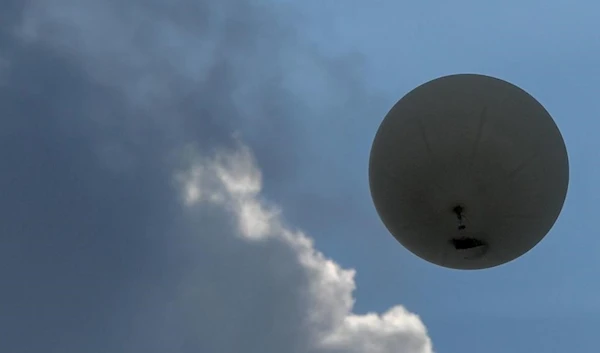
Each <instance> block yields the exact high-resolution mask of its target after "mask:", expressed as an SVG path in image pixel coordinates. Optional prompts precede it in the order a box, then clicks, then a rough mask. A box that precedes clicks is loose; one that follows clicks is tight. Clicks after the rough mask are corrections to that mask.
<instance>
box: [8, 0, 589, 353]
mask: <svg viewBox="0 0 600 353" xmlns="http://www.w3.org/2000/svg"><path fill="white" fill-rule="evenodd" d="M598 10H599V5H596V4H594V3H592V2H579V3H577V6H576V7H575V5H573V4H569V3H567V2H566V1H564V2H557V1H553V2H534V1H526V2H516V1H509V2H502V3H498V4H491V3H484V2H476V1H463V2H458V3H452V4H450V3H448V4H441V5H440V4H439V3H433V2H430V1H425V2H420V3H414V4H410V5H404V4H401V3H399V2H397V1H391V0H386V1H371V2H359V1H343V2H342V1H316V0H310V1H305V2H301V3H295V2H291V1H284V0H279V1H275V0H273V1H268V0H263V1H259V2H254V1H246V0H226V1H222V2H210V1H201V0H172V1H169V2H163V1H159V0H153V1H141V0H123V1H119V2H117V1H111V0H106V1H92V0H89V1H88V0H77V1H75V0H43V1H42V0H33V1H29V2H24V1H18V0H4V1H1V2H0V113H1V115H0V124H1V125H0V142H1V143H2V144H3V148H2V149H0V157H1V160H3V161H4V163H5V168H4V169H3V171H2V173H0V187H2V189H3V190H4V192H3V196H2V198H0V210H2V212H0V229H1V230H2V234H0V275H1V277H2V278H3V283H4V284H3V290H2V291H0V298H2V299H3V300H2V302H3V303H4V304H3V305H1V306H0V351H6V352H14V353H21V352H23V353H38V352H49V353H51V352H61V353H63V352H67V351H68V352H89V353H93V352H126V353H137V352H139V353H152V352H157V353H164V352H182V353H186V352H197V351H202V352H215V353H217V352H251V353H253V352H257V353H258V352H261V353H271V352H273V353H274V352H282V351H287V352H298V353H305V352H315V353H337V352H351V353H366V352H381V353H392V352H398V351H400V352H408V353H431V352H432V351H435V352H437V353H447V352H463V353H469V352H477V353H480V352H486V353H487V352H490V353H494V352H507V351H510V352H532V351H547V352H553V351H565V350H573V349H576V350H579V351H592V350H593V347H594V346H595V340H594V338H595V334H596V333H595V331H594V328H595V327H597V324H600V319H598V317H599V315H598V314H599V312H600V300H599V299H598V298H599V297H600V296H599V295H598V294H600V287H599V285H598V284H596V282H595V281H594V278H595V275H596V270H597V268H598V266H600V263H598V261H597V260H596V253H597V251H598V249H600V239H598V238H597V237H596V236H595V234H596V233H597V231H596V227H594V224H593V222H594V221H595V216H596V215H595V211H596V207H595V206H596V202H595V201H597V200H598V199H599V198H600V189H599V187H598V186H597V183H595V181H596V180H598V178H599V177H600V168H599V167H598V165H597V163H596V162H595V161H596V160H598V157H600V155H599V154H600V152H598V151H600V142H598V140H597V139H596V138H595V137H596V136H595V131H596V130H597V129H598V128H600V124H599V123H598V122H597V120H596V119H595V117H596V115H598V113H600V101H599V100H598V99H597V97H596V90H597V88H596V86H597V78H598V77H599V75H600V69H599V68H598V66H597V64H596V63H597V61H598V59H600V51H599V50H598V49H597V48H600V46H599V45H598V44H600V43H599V42H600V38H599V37H598V36H597V33H596V22H595V20H596V17H597V16H596V14H597V11H598ZM461 72H472V73H481V74H487V75H492V76H496V77H499V78H502V79H505V80H508V81H510V82H512V83H514V84H517V85H519V86H520V87H521V88H523V89H525V90H527V91H528V92H529V93H531V94H532V95H533V96H534V97H535V98H537V99H538V100H539V101H540V102H541V103H542V104H543V105H544V106H545V107H546V109H547V110H548V111H549V112H550V113H551V114H552V116H553V117H554V119H555V121H556V123H557V125H558V126H559V128H560V130H561V132H562V134H563V137H564V139H565V142H566V144H567V148H568V152H569V158H570V168H571V180H570V185H569V193H568V197H567V201H566V203H565V207H564V209H563V212H562V214H561V216H560V218H559V220H558V222H557V223H556V225H555V227H554V228H553V229H552V231H551V232H550V234H549V235H548V236H547V237H546V238H545V239H544V240H543V241H542V242H541V243H540V244H539V245H538V246H536V247H535V248H534V249H533V250H532V251H531V252H529V253H527V254H526V255H525V256H523V257H522V258H520V259H518V260H516V261H514V262H511V263H509V264H506V265H503V266H500V267H498V268H493V269H489V270H484V271H475V272H462V271H454V270H448V269H444V268H440V267H437V266H434V265H431V264H428V263H426V262H424V261H422V260H420V259H418V258H416V257H414V256H413V255H411V254H410V253H408V251H406V250H405V249H403V248H402V247H401V246H400V245H399V244H398V243H397V242H396V241H395V240H394V239H393V238H392V237H391V236H390V235H389V234H388V233H387V231H386V230H385V229H384V227H383V225H382V224H381V222H380V221H379V219H378V217H377V215H376V213H375V210H374V207H373V205H372V202H371V198H370V195H369V190H368V180H367V163H368V154H369V149H370V145H371V142H372V139H373V137H374V134H375V131H376V129H377V128H378V125H379V123H380V122H381V120H382V119H383V116H384V115H385V114H386V113H387V111H388V110H389V109H390V107H391V106H392V105H393V104H394V103H395V102H396V101H397V100H398V99H399V98H400V97H401V96H403V95H404V94H405V93H407V92H408V91H410V90H411V89H412V88H414V87H415V86H417V85H419V84H421V83H424V82H426V81H429V80H431V79H433V78H436V77H439V76H442V75H446V74H453V73H461ZM309 239H312V240H313V241H314V243H311V242H310V241H308V240H309ZM350 269H353V270H354V271H355V274H354V277H353V276H352V273H353V272H352V271H350ZM354 288H355V289H354ZM402 308H405V309H406V310H407V311H404V310H403V309H402ZM390 309H392V310H391V311H390V313H391V314H390V315H387V316H386V312H388V310H390ZM373 312H375V313H377V315H374V316H373V315H370V314H369V313H373ZM410 313H414V314H416V315H418V317H415V316H412V315H411V314H410ZM423 325H424V326H423ZM431 344H432V345H433V346H431ZM432 347H433V348H432Z"/></svg>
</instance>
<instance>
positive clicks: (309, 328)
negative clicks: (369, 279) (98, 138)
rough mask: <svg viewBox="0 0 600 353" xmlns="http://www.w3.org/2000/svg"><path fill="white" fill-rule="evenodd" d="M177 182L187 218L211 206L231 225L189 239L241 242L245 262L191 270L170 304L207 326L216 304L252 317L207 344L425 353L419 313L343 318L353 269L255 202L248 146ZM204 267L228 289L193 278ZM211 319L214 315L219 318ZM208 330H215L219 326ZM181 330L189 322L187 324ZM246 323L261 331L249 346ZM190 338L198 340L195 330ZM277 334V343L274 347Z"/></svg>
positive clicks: (205, 162)
mask: <svg viewBox="0 0 600 353" xmlns="http://www.w3.org/2000/svg"><path fill="white" fill-rule="evenodd" d="M176 180H177V183H178V184H179V185H180V187H181V197H182V202H183V203H184V204H185V205H186V206H187V207H188V208H189V210H188V212H189V213H188V217H191V218H194V217H198V216H199V214H201V213H202V212H204V210H205V207H216V208H218V209H221V210H222V211H224V212H226V213H227V215H228V217H230V219H231V220H232V221H233V222H232V223H233V226H232V227H229V231H228V232H220V233H218V234H210V235H209V234H206V233H202V228H199V229H198V231H197V236H198V237H207V238H212V239H214V240H212V241H215V242H217V241H228V240H225V239H223V238H227V237H231V238H232V240H233V239H236V240H235V241H238V242H240V243H241V244H245V245H242V246H244V250H243V251H244V252H247V253H248V254H252V255H249V256H251V257H253V259H252V260H251V261H248V262H245V261H240V262H238V264H239V265H240V269H239V271H235V272H236V273H228V272H227V271H222V268H221V266H212V267H211V268H209V269H201V270H199V272H200V273H201V274H202V275H199V274H198V273H196V275H195V276H196V278H195V279H190V284H189V287H188V288H187V290H188V291H190V292H191V293H195V294H192V295H191V296H190V297H188V298H186V299H185V300H183V301H182V302H180V303H179V304H178V305H181V306H182V307H181V308H180V310H181V311H187V312H188V313H190V310H191V311H192V312H194V313H193V314H191V315H192V316H194V317H195V318H194V320H199V321H203V320H206V317H207V316H206V313H208V312H212V311H213V310H214V309H215V308H220V309H218V310H217V312H219V311H220V310H227V311H232V312H236V313H244V312H246V313H247V312H248V310H251V311H252V312H253V313H255V314H254V315H249V317H244V316H241V315H240V316H239V317H238V318H236V319H235V321H236V322H234V323H226V325H228V326H230V329H232V328H231V327H236V328H237V327H238V325H239V328H237V329H239V332H238V333H235V334H232V336H231V337H230V338H229V339H230V340H229V341H227V339H225V338H224V339H223V342H228V343H227V344H226V347H218V349H217V347H211V348H214V349H217V350H218V351H246V352H254V351H256V352H259V351H261V352H275V351H279V350H280V349H285V350H286V351H289V352H357V353H358V352H361V353H362V352H377V353H378V352H381V353H388V352H411V353H412V352H414V353H417V352H418V353H429V352H432V346H431V341H430V339H429V337H428V335H427V330H426V328H425V326H424V325H423V323H422V322H421V320H420V319H419V317H418V316H416V315H415V314H412V313H409V312H408V311H406V310H405V309H404V308H403V307H401V306H396V307H393V308H391V309H390V310H388V311H387V312H385V313H384V314H382V315H378V314H375V313H369V314H366V315H356V314H353V313H352V307H353V304H354V299H353V297H352V291H353V290H354V288H355V282H354V271H353V270H347V269H343V268H341V267H340V266H339V265H338V264H336V263H335V262H334V261H333V260H331V259H328V258H326V257H325V256H324V255H323V254H322V253H320V252H318V251H317V250H316V249H315V248H314V246H313V242H312V240H311V238H309V237H308V236H307V235H305V234H304V233H302V232H301V231H299V230H294V229H292V228H290V227H289V226H287V225H285V224H284V223H283V222H282V221H281V219H280V217H279V216H280V212H281V210H279V209H277V208H276V207H275V206H274V205H272V204H269V203H268V202H267V201H265V200H263V199H261V186H262V185H261V173H260V171H259V170H258V169H257V166H256V165H255V163H254V159H253V156H252V155H251V152H250V150H249V149H248V148H247V147H245V146H243V145H240V147H239V149H237V150H233V151H228V152H220V153H218V154H217V155H216V157H214V158H200V157H196V158H194V159H193V162H192V163H191V166H190V167H189V168H188V169H187V170H185V171H184V172H180V173H178V174H177V175H176ZM219 239H220V240H219ZM232 240H229V241H232ZM194 243H195V242H194V241H193V240H191V241H190V244H194ZM201 243H202V244H204V243H205V241H201ZM222 254H223V258H222V260H221V261H218V263H220V264H222V266H223V267H225V266H228V265H229V264H228V262H229V261H235V260H240V259H243V258H244V257H245V255H244V256H242V257H241V258H240V256H239V255H240V254H239V253H238V254H237V256H235V257H234V256H232V257H229V256H226V254H230V252H229V251H223V253H222ZM256 259H258V260H259V261H260V262H261V263H258V262H257V261H256ZM250 264H252V266H249V265H250ZM254 266H256V267H258V268H254ZM207 271H215V272H216V273H219V274H220V275H224V276H230V278H228V279H224V280H222V281H223V282H224V283H227V285H225V286H223V285H222V283H223V282H221V280H220V281H218V282H217V283H215V282H205V281H198V280H199V279H204V278H207V277H209V276H208V275H207V274H206V273H205V272H207ZM247 271H248V272H250V273H253V274H252V275H250V276H251V277H254V278H252V279H250V281H246V280H239V279H240V277H243V274H244V273H248V272H247ZM252 280H254V281H255V282H253V281H252ZM240 284H241V285H240ZM245 284H248V285H245ZM207 290H210V291H212V292H213V293H219V294H220V295H219V296H218V297H216V298H214V302H213V303H209V302H207V301H206V300H205V299H202V298H206V297H205V296H204V295H203V294H198V293H197V292H196V291H200V292H203V293H204V292H206V291H207ZM196 296H197V297H196ZM255 299H256V300H255ZM194 303H195V304H194ZM248 306H251V309H250V308H248ZM224 307H226V309H223V308H224ZM209 316H210V317H212V315H209ZM214 316H215V317H219V314H218V313H217V314H215V315H214ZM216 321H219V320H218V319H217V320H216ZM214 324H215V325H216V326H217V327H218V326H219V325H221V324H222V323H218V322H215V323H214ZM264 324H266V326H263V325H264ZM200 326H202V324H200ZM190 327H197V326H196V324H190ZM250 327H253V328H256V327H263V329H262V330H260V331H254V332H253V333H252V338H251V339H250V340H248V339H238V337H240V338H241V337H247V333H246V332H244V331H246V329H247V328H250ZM209 334H210V336H209V337H212V338H214V337H216V336H218V334H216V333H215V332H212V331H209ZM190 335H191V336H194V337H198V336H196V335H197V332H195V331H194V330H192V331H191V332H190ZM209 337H203V338H202V339H201V342H204V343H205V342H207V341H208V340H210V339H209ZM198 338H199V337H198ZM281 338H285V339H284V340H283V341H282V342H281V343H279V340H280V339H281ZM199 339H200V338H199ZM204 343H200V344H204Z"/></svg>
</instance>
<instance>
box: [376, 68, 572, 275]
mask: <svg viewBox="0 0 600 353" xmlns="http://www.w3.org/2000/svg"><path fill="white" fill-rule="evenodd" d="M369 183H370V188H371V195H372V197H373V201H374V204H375V208H376V209H377V212H378V214H379V216H380V217H381V219H382V221H383V223H384V224H385V226H386V227H387V229H388V230H389V231H390V233H391V234H392V235H393V236H394V237H395V238H396V239H397V240H398V241H399V242H400V243H401V244H402V245H403V246H405V247H406V248H407V249H408V250H409V251H411V252H412V253H414V254H415V255H417V256H419V257H421V258H423V259H425V260H427V261H429V262H432V263H434V264H437V265H440V266H444V267H448V268H455V269H484V268H489V267H494V266H498V265H501V264H504V263H507V262H509V261H512V260H514V259H516V258H518V257H520V256H521V255H523V254H525V253H526V252H528V251H529V250H530V249H532V248H533V247H534V246H535V245H536V244H537V243H539V242H540V241H541V240H542V239H543V238H544V236H545V235H546V234H547V233H548V232H549V231H550V229H551V228H552V227H553V225H554V223H555V222H556V220H557V218H558V216H559V214H560V212H561V209H562V207H563V204H564V201H565V198H566V195H567V188H568V183H569V161H568V157H567V150H566V147H565V143H564V141H563V138H562V136H561V134H560V131H559V130H558V127H557V126H556V124H555V123H554V121H553V119H552V117H551V116H550V114H549V113H548V112H547V111H546V110H545V109H544V107H543V106H542V105H541V104H540V103H539V102H537V101H536V100H535V99H534V98H533V97H532V96H530V95H529V94H528V93H527V92H525V91H523V90H522V89H520V88H518V87H516V86H514V85H512V84H510V83H508V82H506V81H503V80H500V79H496V78H493V77H489V76H483V75H476V74H460V75H451V76H445V77H441V78H438V79H435V80H433V81H430V82H427V83H425V84H423V85H421V86H419V87H417V88H415V89H414V90H413V91H411V92H409V93H408V94H407V95H406V96H404V97H403V98H402V99H401V100H400V101H399V102H398V103H396V105H395V106H394V107H393V108H392V109H391V110H390V112H389V113H388V114H387V116H386V117H385V119H384V120H383V122H382V123H381V126H380V127H379V130H378V131H377V135H376V136H375V140H374V141H373V146H372V149H371V156H370V160H369Z"/></svg>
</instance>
